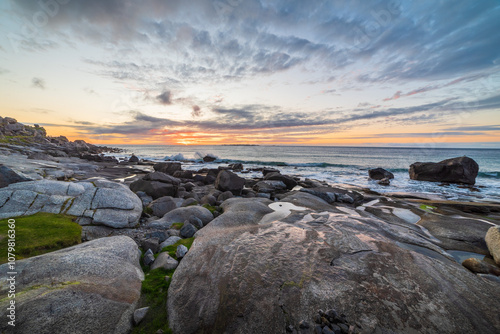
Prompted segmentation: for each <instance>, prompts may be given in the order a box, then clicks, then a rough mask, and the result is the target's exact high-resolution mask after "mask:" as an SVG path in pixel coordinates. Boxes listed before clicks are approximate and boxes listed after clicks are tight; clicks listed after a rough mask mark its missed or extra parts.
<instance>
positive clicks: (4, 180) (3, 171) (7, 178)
mask: <svg viewBox="0 0 500 334" xmlns="http://www.w3.org/2000/svg"><path fill="white" fill-rule="evenodd" d="M26 181H31V180H30V179H28V178H27V177H25V176H23V175H20V174H18V173H17V172H15V171H14V170H12V169H10V168H9V167H7V166H4V165H1V164H0V188H5V187H7V186H8V185H9V184H12V183H17V182H26Z"/></svg>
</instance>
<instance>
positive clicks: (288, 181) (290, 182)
mask: <svg viewBox="0 0 500 334" xmlns="http://www.w3.org/2000/svg"><path fill="white" fill-rule="evenodd" d="M264 180H273V181H281V182H283V183H284V184H285V185H286V188H287V189H288V190H292V189H293V188H295V186H297V184H298V183H297V181H295V180H294V179H293V178H291V177H290V176H287V175H282V174H280V173H279V172H273V173H267V174H266V175H265V176H264Z"/></svg>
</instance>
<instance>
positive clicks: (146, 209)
mask: <svg viewBox="0 0 500 334" xmlns="http://www.w3.org/2000/svg"><path fill="white" fill-rule="evenodd" d="M142 211H143V212H144V213H145V214H148V215H152V214H153V209H151V208H150V207H149V206H147V207H145V208H144V209H143V210H142Z"/></svg>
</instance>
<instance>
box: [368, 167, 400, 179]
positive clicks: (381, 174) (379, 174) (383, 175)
mask: <svg viewBox="0 0 500 334" xmlns="http://www.w3.org/2000/svg"><path fill="white" fill-rule="evenodd" d="M368 175H369V176H370V179H373V180H382V179H393V178H394V174H392V173H391V172H389V171H387V170H385V169H383V168H374V169H370V170H368Z"/></svg>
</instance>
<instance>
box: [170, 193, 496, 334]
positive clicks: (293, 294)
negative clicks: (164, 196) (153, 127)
mask: <svg viewBox="0 0 500 334" xmlns="http://www.w3.org/2000/svg"><path fill="white" fill-rule="evenodd" d="M254 201H255V202H252V199H236V198H235V199H229V200H227V201H225V202H224V204H223V206H224V214H222V215H221V216H219V217H217V218H216V219H214V220H213V221H212V222H211V223H210V224H209V225H208V226H206V227H205V228H203V229H202V230H200V231H199V232H198V233H197V238H196V239H195V241H194V243H193V245H192V247H191V249H190V251H189V252H188V253H187V254H186V256H185V257H184V259H183V260H182V261H181V262H180V264H179V266H178V267H177V269H176V272H175V274H174V275H173V277H172V282H171V285H170V288H169V297H168V300H167V306H168V315H169V323H170V326H171V328H172V329H173V332H174V333H197V332H199V333H201V332H204V333H224V332H231V333H285V332H287V331H290V332H294V331H295V332H301V330H300V329H299V328H300V327H302V328H304V324H305V323H306V322H307V323H309V324H311V325H312V324H314V323H315V320H316V317H317V315H318V312H319V310H330V309H332V308H333V309H336V310H337V311H338V314H343V315H344V316H342V317H343V318H344V323H348V324H350V325H351V326H352V328H351V329H352V333H361V332H362V333H461V332H469V333H496V332H499V331H500V318H499V317H498V307H499V306H500V289H498V283H495V282H492V281H488V280H486V279H482V278H480V277H478V276H476V275H475V274H473V273H471V272H469V271H468V270H467V269H466V268H464V267H463V266H462V265H461V264H460V263H457V262H456V261H454V260H453V259H451V258H450V257H449V256H448V255H447V254H446V253H445V252H444V251H443V250H442V249H440V248H439V247H437V246H436V245H434V244H432V243H431V242H430V241H429V240H428V237H427V236H426V234H425V233H424V232H422V231H420V232H418V231H419V229H415V232H413V231H412V233H408V228H409V226H411V225H413V226H415V225H414V224H409V223H408V224H405V223H397V224H391V223H387V222H385V221H382V220H379V219H376V218H373V217H368V216H367V215H365V213H364V212H363V211H358V212H357V213H356V214H354V213H353V214H345V213H331V212H323V211H312V210H311V209H308V210H305V211H294V210H291V212H290V214H289V216H287V217H286V218H283V219H281V220H278V221H270V220H268V219H266V218H265V217H268V215H269V211H272V210H270V207H275V208H276V205H277V204H278V205H279V204H280V202H276V203H272V204H271V203H270V202H263V201H257V200H254ZM267 203H270V204H269V206H268V205H267ZM296 205H298V206H300V205H302V206H304V203H301V202H298V201H297V204H296ZM302 209H303V208H302ZM351 211H352V210H351ZM263 221H264V222H268V223H263ZM332 313H333V312H332ZM187 314H191V315H193V314H194V315H196V321H193V319H192V317H186V315H187ZM301 325H302V326H301ZM311 330H312V328H311ZM311 330H310V331H306V332H308V333H309V332H312V331H311ZM323 333H326V332H325V331H323Z"/></svg>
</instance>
